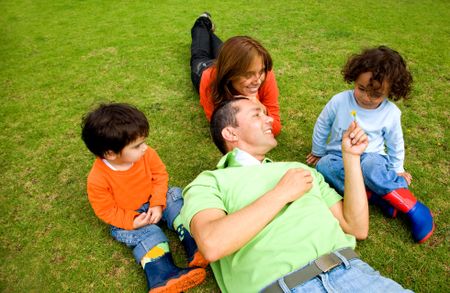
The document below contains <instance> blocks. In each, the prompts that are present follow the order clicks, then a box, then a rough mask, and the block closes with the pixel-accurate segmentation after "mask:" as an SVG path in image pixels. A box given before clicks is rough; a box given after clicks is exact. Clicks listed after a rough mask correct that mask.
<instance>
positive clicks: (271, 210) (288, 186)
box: [190, 169, 313, 262]
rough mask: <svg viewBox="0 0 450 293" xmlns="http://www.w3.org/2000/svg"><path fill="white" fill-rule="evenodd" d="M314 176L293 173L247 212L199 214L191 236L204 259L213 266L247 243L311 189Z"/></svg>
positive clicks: (220, 211)
mask: <svg viewBox="0 0 450 293" xmlns="http://www.w3.org/2000/svg"><path fill="white" fill-rule="evenodd" d="M312 182H313V178H312V176H311V173H310V172H309V171H307V170H304V169H290V170H288V171H287V172H286V174H285V175H284V176H283V177H282V178H281V179H280V181H279V182H278V184H277V185H276V186H275V187H274V188H273V189H272V190H270V191H268V192H267V193H265V194H263V195H262V196H261V197H260V198H258V199H257V200H255V201H254V202H253V203H251V204H250V205H248V206H246V207H245V208H243V209H241V210H239V211H237V212H235V213H233V214H229V215H227V214H226V213H225V212H224V211H222V210H218V209H207V210H203V211H200V212H199V213H197V214H196V215H195V216H194V217H193V218H192V221H191V224H190V228H191V233H192V235H193V236H194V238H195V241H196V242H197V245H198V248H199V250H200V252H201V253H202V254H203V256H204V257H205V258H206V259H207V260H208V261H210V262H214V261H216V260H218V259H221V258H222V257H224V256H227V255H229V254H231V253H233V252H235V251H237V250H238V249H240V248H241V247H243V246H244V245H245V244H246V243H248V242H249V241H250V240H251V239H252V238H253V237H255V236H256V234H258V233H259V232H260V231H261V230H262V229H263V228H264V227H265V226H266V225H267V224H268V223H270V221H272V219H273V218H274V217H275V216H276V215H277V214H278V212H279V211H280V210H281V209H282V208H283V207H284V206H285V205H286V204H287V203H290V202H292V201H294V200H296V199H298V198H299V197H301V196H302V195H303V194H305V193H306V192H307V191H308V190H309V189H311V187H312Z"/></svg>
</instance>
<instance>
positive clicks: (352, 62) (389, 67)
mask: <svg viewBox="0 0 450 293" xmlns="http://www.w3.org/2000/svg"><path fill="white" fill-rule="evenodd" d="M365 72H372V78H371V80H370V84H369V90H370V91H375V90H377V88H375V87H380V86H381V84H382V83H383V81H386V82H388V84H389V86H390V90H389V96H388V97H389V98H390V99H392V100H394V101H398V100H400V99H402V98H403V99H405V100H406V99H408V98H409V96H408V95H409V92H410V91H411V84H412V81H413V79H412V76H411V73H410V72H409V70H408V69H407V67H406V63H405V61H404V60H403V58H402V56H400V54H399V53H398V52H397V51H395V50H392V49H391V48H388V47H386V46H379V47H378V48H371V49H366V50H364V51H363V52H362V53H361V54H355V55H352V56H351V57H350V58H349V59H348V61H347V63H346V64H345V66H344V68H343V69H342V75H343V76H344V80H345V81H346V82H347V83H352V82H354V81H355V80H356V79H357V78H358V76H359V75H360V74H362V73H365ZM372 81H375V82H374V83H373V82H372ZM377 85H378V86H377Z"/></svg>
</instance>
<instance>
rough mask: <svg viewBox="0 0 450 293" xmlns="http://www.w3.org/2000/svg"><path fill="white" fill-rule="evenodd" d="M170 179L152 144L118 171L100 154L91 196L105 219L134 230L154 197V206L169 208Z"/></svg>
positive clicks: (91, 175) (89, 186) (90, 181)
mask: <svg viewBox="0 0 450 293" xmlns="http://www.w3.org/2000/svg"><path fill="white" fill-rule="evenodd" d="M168 181H169V175H168V174H167V171H166V166H165V165H164V163H163V162H162V161H161V159H160V158H159V156H158V154H157V153H156V151H155V150H154V149H152V148H150V147H149V148H147V151H146V152H145V154H144V156H143V157H142V158H141V159H140V160H139V161H137V162H135V163H134V164H133V166H132V167H131V168H130V169H128V170H126V171H114V170H112V169H111V168H109V167H108V166H107V165H106V164H105V163H104V162H103V161H102V160H101V159H100V158H97V159H96V160H95V162H94V165H93V166H92V169H91V172H90V173H89V176H88V179H87V192H88V198H89V202H90V203H91V206H92V208H93V209H94V212H95V214H96V215H97V217H99V218H100V219H101V220H103V221H104V222H106V223H108V224H111V225H114V226H116V227H119V228H122V229H127V230H132V229H133V221H134V218H135V217H136V216H137V215H138V213H137V212H136V211H135V210H137V209H139V207H141V205H143V204H144V203H146V202H149V201H150V206H151V207H154V206H163V209H164V208H165V206H166V193H167V188H168Z"/></svg>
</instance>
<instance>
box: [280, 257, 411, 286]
mask: <svg viewBox="0 0 450 293" xmlns="http://www.w3.org/2000/svg"><path fill="white" fill-rule="evenodd" d="M343 261H344V263H343V264H342V265H340V266H338V267H336V268H334V269H332V270H331V271H329V272H327V273H322V274H320V275H318V276H317V277H315V278H313V279H311V280H309V281H307V282H305V283H303V284H300V285H298V286H296V287H294V288H292V289H288V288H287V287H284V288H283V286H281V287H282V289H283V292H285V293H287V292H298V293H300V292H305V293H306V292H308V293H319V292H320V293H323V292H339V293H344V292H348V293H354V292H389V293H393V292H412V291H411V290H406V289H404V288H403V287H402V286H401V285H399V284H398V283H396V282H395V281H393V280H391V279H389V278H386V277H383V276H381V275H380V273H379V272H378V271H375V270H374V269H373V268H372V267H371V266H369V265H368V264H367V263H365V262H363V261H362V260H360V259H358V258H355V259H352V260H350V261H348V260H346V259H345V258H344V259H343ZM278 282H279V284H280V285H282V284H283V283H284V281H283V279H279V280H278Z"/></svg>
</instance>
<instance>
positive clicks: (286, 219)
mask: <svg viewBox="0 0 450 293" xmlns="http://www.w3.org/2000/svg"><path fill="white" fill-rule="evenodd" d="M235 156H236V149H235V151H233V152H230V153H228V154H227V155H225V156H224V157H222V159H221V160H220V161H219V163H218V165H217V169H216V170H214V171H204V172H202V173H201V174H200V175H199V176H198V177H197V178H196V179H195V180H194V181H193V182H191V183H190V184H189V185H188V186H187V187H186V188H185V189H184V192H183V196H184V206H183V208H182V211H181V217H182V220H183V222H184V224H185V226H186V227H187V228H188V227H189V224H190V222H191V219H192V217H193V216H194V215H195V214H196V213H198V212H199V211H202V210H205V209H221V210H223V211H225V212H226V213H227V214H232V213H234V212H236V211H238V210H240V209H242V208H243V207H245V206H247V205H249V204H250V203H252V202H253V201H255V200H256V199H257V198H259V197H260V196H261V195H263V194H265V193H266V192H267V191H269V190H271V189H272V188H274V187H275V185H276V184H277V183H278V181H279V180H280V179H281V177H282V176H283V175H284V174H285V173H286V171H287V170H288V169H291V168H304V169H307V170H310V171H311V173H312V176H313V178H314V182H313V187H312V188H311V190H310V191H309V192H308V193H306V194H304V195H303V196H302V197H300V198H299V199H297V200H296V201H294V202H292V203H290V204H288V205H286V206H285V207H284V208H283V209H282V210H281V211H280V212H279V213H278V215H277V216H276V217H275V218H274V219H273V220H272V221H271V222H270V223H269V224H268V225H267V226H266V227H265V228H264V229H263V230H261V231H260V232H259V233H258V234H257V235H256V236H255V237H254V238H253V239H252V240H251V241H250V242H248V243H247V244H246V245H245V246H243V247H242V248H241V249H239V251H237V252H235V253H233V254H231V255H228V256H226V257H224V258H222V259H220V260H218V261H216V262H214V263H211V267H212V269H213V272H214V275H215V277H216V280H217V283H218V284H219V287H220V289H221V290H222V292H232V293H234V292H257V291H259V290H261V289H262V288H264V287H265V286H267V285H268V284H270V283H272V282H273V281H275V280H276V279H278V278H280V277H282V276H284V275H286V274H288V273H290V272H292V271H294V270H296V269H298V268H300V267H302V266H304V265H306V264H307V263H308V262H310V261H312V260H314V259H316V258H317V257H319V256H321V255H323V254H326V253H329V252H331V251H335V250H338V249H340V248H344V247H352V248H354V247H355V238H354V237H353V236H351V235H348V234H345V233H344V232H343V231H342V229H341V227H340V226H339V222H338V221H337V219H336V218H335V217H334V216H333V214H332V213H331V211H330V209H329V208H330V207H331V206H333V205H334V204H335V203H337V202H338V201H339V200H341V199H342V198H341V196H340V195H339V194H338V193H336V191H334V189H332V188H330V187H329V185H328V184H327V183H326V182H325V181H324V179H323V177H322V175H320V173H318V172H317V171H316V170H315V169H312V168H310V167H308V166H306V165H304V164H301V163H295V162H278V163H273V162H271V161H270V160H268V159H265V160H264V161H263V163H262V164H260V165H253V166H241V165H240V164H239V163H238V162H237V161H236V159H235ZM223 237H224V238H226V237H227V235H223Z"/></svg>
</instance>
